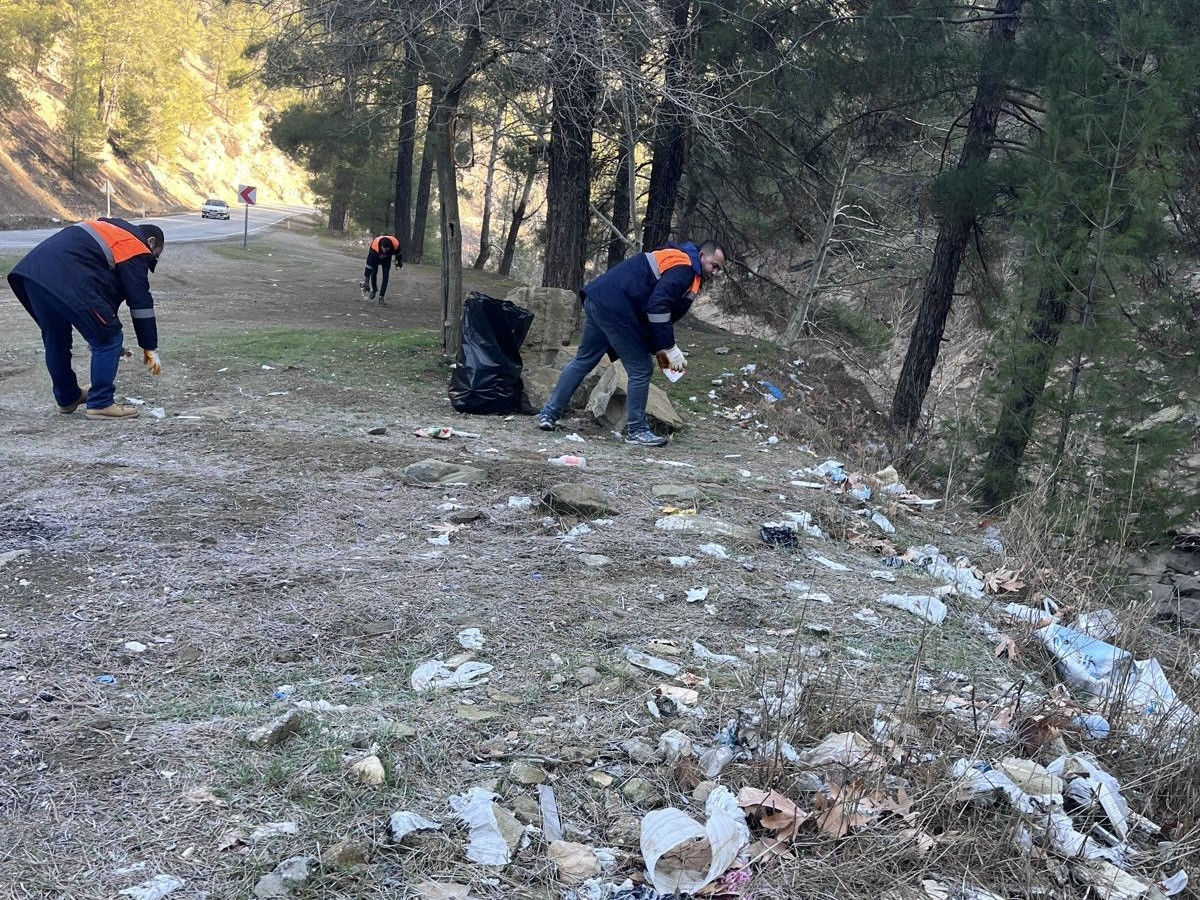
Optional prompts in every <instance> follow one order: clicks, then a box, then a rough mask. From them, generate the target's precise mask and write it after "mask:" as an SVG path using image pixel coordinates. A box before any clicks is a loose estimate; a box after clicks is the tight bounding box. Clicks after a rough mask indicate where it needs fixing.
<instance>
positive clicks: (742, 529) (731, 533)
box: [654, 516, 758, 544]
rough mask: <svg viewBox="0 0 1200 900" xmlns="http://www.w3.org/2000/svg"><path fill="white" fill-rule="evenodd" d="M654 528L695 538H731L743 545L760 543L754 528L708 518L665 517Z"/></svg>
mask: <svg viewBox="0 0 1200 900" xmlns="http://www.w3.org/2000/svg"><path fill="white" fill-rule="evenodd" d="M654 527H655V528H657V529H659V530H660V531H673V532H675V533H676V534H685V535H689V536H693V537H704V538H729V539H731V540H735V541H740V542H741V543H743V544H753V543H756V542H757V541H758V532H757V531H756V530H754V529H753V528H748V527H746V526H745V525H734V524H733V523H732V522H722V521H721V520H720V519H711V518H709V517H708V516H663V517H662V518H661V519H659V520H658V521H656V522H655V523H654Z"/></svg>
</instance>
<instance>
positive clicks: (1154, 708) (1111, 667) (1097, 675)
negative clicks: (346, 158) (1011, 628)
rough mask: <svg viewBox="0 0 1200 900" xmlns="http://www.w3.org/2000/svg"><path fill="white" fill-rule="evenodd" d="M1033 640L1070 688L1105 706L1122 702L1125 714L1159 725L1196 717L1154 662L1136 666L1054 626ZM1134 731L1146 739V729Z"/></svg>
mask: <svg viewBox="0 0 1200 900" xmlns="http://www.w3.org/2000/svg"><path fill="white" fill-rule="evenodd" d="M1037 637H1038V639H1039V640H1040V641H1041V642H1042V643H1043V644H1044V645H1045V647H1046V649H1047V650H1049V651H1050V654H1051V655H1052V656H1053V657H1054V660H1055V663H1056V667H1057V669H1058V672H1059V674H1060V675H1061V676H1062V678H1063V680H1064V681H1065V682H1066V683H1067V684H1068V685H1070V686H1071V687H1072V688H1074V689H1076V690H1080V691H1084V692H1085V693H1088V694H1091V695H1092V696H1094V697H1098V698H1100V699H1101V700H1106V701H1108V702H1110V703H1113V702H1121V703H1122V704H1123V705H1124V709H1125V710H1127V711H1133V712H1137V713H1139V714H1141V715H1144V716H1147V717H1150V718H1153V719H1155V720H1156V722H1155V724H1156V725H1158V726H1166V727H1168V728H1182V727H1190V726H1192V725H1193V724H1195V722H1196V714H1195V713H1194V712H1193V711H1192V709H1191V708H1190V707H1189V706H1188V705H1187V704H1185V703H1183V702H1182V701H1180V700H1179V698H1178V697H1177V696H1176V694H1175V691H1174V689H1173V688H1172V687H1171V685H1170V683H1169V682H1168V681H1167V676H1166V674H1165V673H1164V672H1163V670H1162V666H1161V665H1159V662H1158V660H1157V659H1154V658H1150V659H1146V660H1141V661H1135V660H1134V658H1133V655H1132V654H1130V653H1128V652H1127V651H1125V650H1120V649H1118V648H1117V647H1114V646H1113V645H1112V644H1109V643H1106V642H1105V641H1101V640H1098V639H1097V638H1093V637H1089V636H1088V635H1086V634H1082V633H1081V632H1078V631H1075V630H1074V629H1073V628H1068V627H1066V626H1065V625H1059V624H1056V623H1051V624H1049V625H1047V626H1046V627H1045V628H1042V629H1041V630H1039V631H1038V632H1037ZM1137 730H1138V731H1139V732H1141V733H1142V734H1143V735H1146V734H1149V731H1148V729H1145V728H1141V727H1138V729H1137Z"/></svg>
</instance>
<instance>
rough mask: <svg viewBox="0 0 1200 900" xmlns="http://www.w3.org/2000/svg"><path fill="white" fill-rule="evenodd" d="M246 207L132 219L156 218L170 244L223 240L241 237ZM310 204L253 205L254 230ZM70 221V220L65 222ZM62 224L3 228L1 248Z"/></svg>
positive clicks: (20, 246) (32, 241) (33, 240)
mask: <svg viewBox="0 0 1200 900" xmlns="http://www.w3.org/2000/svg"><path fill="white" fill-rule="evenodd" d="M244 209H245V208H244V207H241V206H236V207H232V208H231V211H230V213H231V215H230V219H229V221H225V220H224V219H202V218H200V211H199V210H197V211H196V212H194V213H190V214H188V215H183V216H165V217H162V218H157V219H130V220H129V221H131V222H133V223H135V224H138V223H141V222H153V223H154V224H155V225H157V226H158V227H159V228H161V229H162V230H163V234H165V235H166V236H167V244H168V245H170V244H172V243H187V242H189V241H221V240H227V239H233V238H239V239H240V238H241V236H242V228H243V225H244V222H243V218H242V217H243V216H244V215H245V213H244V211H243V210H244ZM311 212H312V209H311V208H309V207H307V206H252V207H250V233H251V234H255V233H256V232H259V231H263V230H265V229H267V228H270V227H271V226H272V225H275V224H278V223H279V222H282V221H283V220H284V219H290V218H291V217H292V216H303V215H308V214H309V213H311ZM64 224H66V223H64ZM58 230H59V229H58V228H36V229H30V230H28V231H0V252H3V251H5V250H28V249H29V248H31V247H33V246H34V245H36V244H38V243H40V242H41V241H44V240H45V239H46V238H48V237H50V235H52V234H54V233H55V232H56V231H58Z"/></svg>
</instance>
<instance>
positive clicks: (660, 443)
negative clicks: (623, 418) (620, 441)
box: [625, 431, 667, 447]
mask: <svg viewBox="0 0 1200 900" xmlns="http://www.w3.org/2000/svg"><path fill="white" fill-rule="evenodd" d="M625 443H627V444H640V445H641V446H643V447H665V446H666V445H667V439H666V438H665V437H659V436H658V435H657V434H655V433H654V432H653V431H634V432H630V433H629V434H627V435H625Z"/></svg>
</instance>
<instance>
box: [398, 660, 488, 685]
mask: <svg viewBox="0 0 1200 900" xmlns="http://www.w3.org/2000/svg"><path fill="white" fill-rule="evenodd" d="M492 668H493V666H491V665H490V664H489V663H484V662H476V661H474V660H467V661H465V662H461V663H459V664H458V665H457V666H455V667H454V668H453V669H451V668H450V667H449V666H448V664H447V663H445V662H442V661H441V660H440V659H427V660H425V662H423V663H421V664H420V665H419V666H417V667H416V668H415V669H413V673H412V676H411V677H410V678H409V683H410V684H411V685H412V689H413V690H414V691H428V690H435V691H439V690H455V691H460V690H464V689H466V688H472V687H478V686H479V685H481V684H487V682H488V679H486V678H484V677H483V676H485V675H487V673H488V672H490V671H492Z"/></svg>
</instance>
